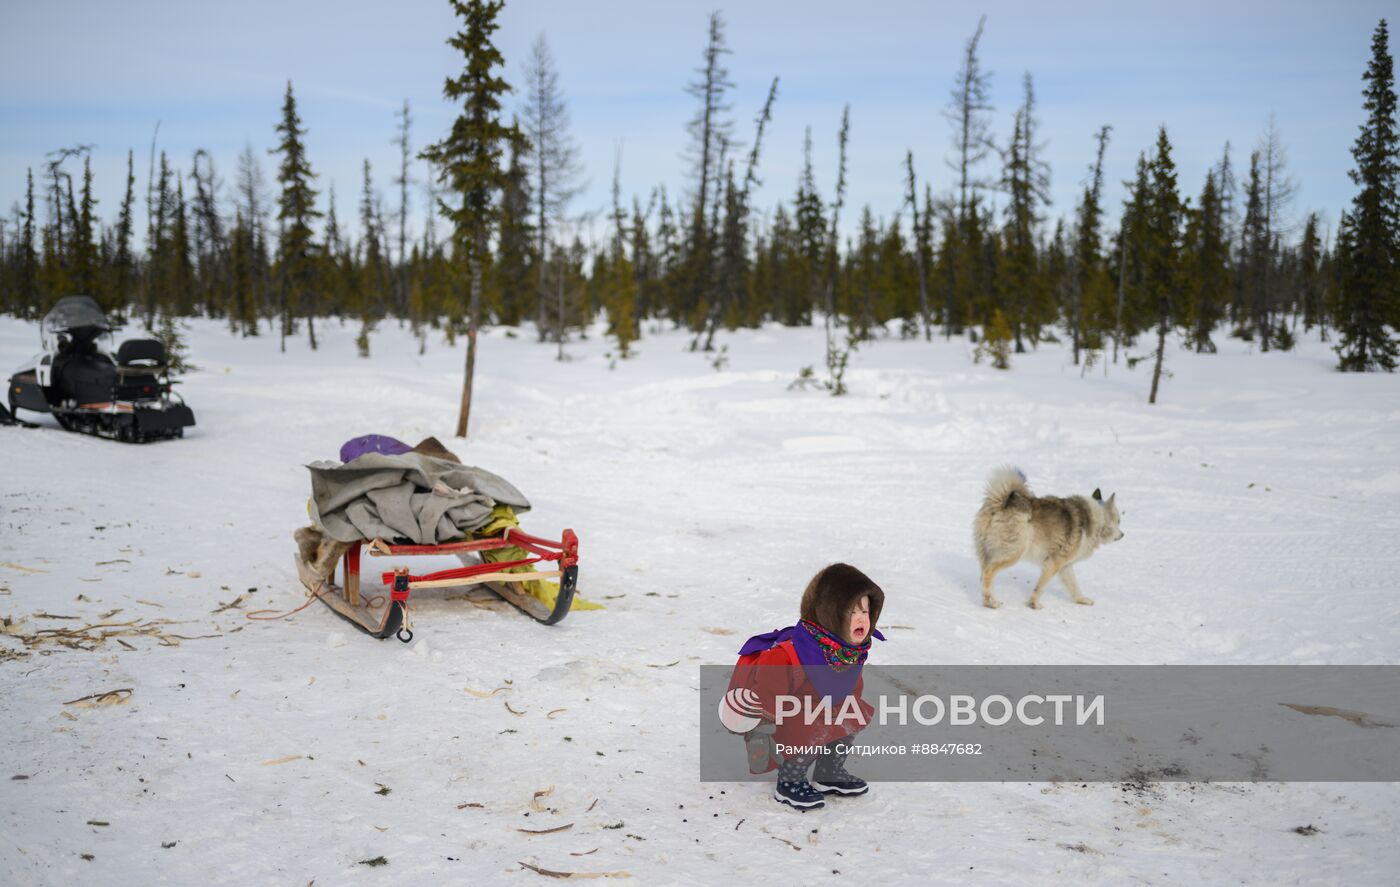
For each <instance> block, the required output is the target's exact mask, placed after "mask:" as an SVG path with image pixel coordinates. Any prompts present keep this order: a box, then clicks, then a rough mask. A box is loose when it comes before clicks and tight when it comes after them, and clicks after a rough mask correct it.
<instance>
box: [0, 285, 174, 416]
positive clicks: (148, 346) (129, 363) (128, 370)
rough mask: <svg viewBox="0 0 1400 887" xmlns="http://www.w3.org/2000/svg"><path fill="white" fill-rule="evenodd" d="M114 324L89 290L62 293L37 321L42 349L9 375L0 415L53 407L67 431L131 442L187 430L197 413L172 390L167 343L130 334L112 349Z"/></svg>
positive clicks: (48, 409)
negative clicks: (77, 293)
mask: <svg viewBox="0 0 1400 887" xmlns="http://www.w3.org/2000/svg"><path fill="white" fill-rule="evenodd" d="M112 330H113V325H112V323H111V322H110V321H108V319H107V316H106V315H105V314H103V313H102V309H101V308H99V307H97V303H96V302H94V301H93V300H92V299H91V298H89V297H87V296H68V297H66V298H63V299H59V300H58V302H56V303H55V304H54V306H53V308H51V309H49V313H48V314H46V315H44V319H43V320H42V321H41V322H40V324H39V337H40V341H41V343H42V346H43V349H44V350H43V352H42V353H41V354H38V355H36V356H35V357H34V358H33V359H32V360H30V361H29V362H28V363H26V364H25V365H24V366H22V367H21V368H20V370H19V371H18V372H16V373H15V374H14V375H13V376H11V377H10V383H9V386H8V392H7V394H8V398H7V399H8V401H9V410H8V411H5V410H3V409H0V421H4V424H29V423H25V422H23V421H22V420H20V419H19V410H21V409H25V410H29V411H30V412H35V413H52V414H53V417H54V418H55V419H56V420H58V424H59V426H61V427H62V428H63V429H65V430H67V431H77V432H81V433H83V434H94V435H97V436H98V437H109V438H113V439H115V440H121V441H127V442H129V443H146V442H147V441H152V440H161V439H164V438H172V437H183V436H184V433H185V428H186V427H188V426H190V425H193V424H194V413H193V412H192V411H191V410H190V408H189V407H187V406H185V402H184V400H183V399H181V398H180V396H179V395H177V394H175V393H174V390H173V388H172V386H173V385H175V384H176V383H175V382H173V381H172V380H171V378H170V367H169V366H168V365H167V363H166V353H165V346H164V345H162V344H161V343H160V342H159V341H157V340H155V339H129V340H127V341H125V342H123V343H122V344H121V347H120V348H118V349H116V351H115V353H113V352H112V350H111V340H112ZM31 427H32V426H31Z"/></svg>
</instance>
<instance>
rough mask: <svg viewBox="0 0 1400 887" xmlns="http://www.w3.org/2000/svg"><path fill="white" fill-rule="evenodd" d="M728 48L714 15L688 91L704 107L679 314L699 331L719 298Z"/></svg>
mask: <svg viewBox="0 0 1400 887" xmlns="http://www.w3.org/2000/svg"><path fill="white" fill-rule="evenodd" d="M729 53H730V49H729V47H728V45H727V44H726V43H725V39H724V18H723V17H722V16H721V15H720V13H719V11H718V10H716V11H715V12H712V13H710V24H709V38H708V40H707V41H706V43H705V51H704V64H703V66H702V67H700V68H697V69H696V74H698V75H699V79H697V80H695V81H694V82H692V83H690V84H688V85H687V86H686V92H687V93H689V94H690V95H691V96H693V97H694V98H696V99H698V100H699V102H700V107H699V109H698V110H697V111H696V112H695V116H694V117H692V118H691V119H690V122H689V123H688V124H687V129H688V130H689V132H690V137H691V147H690V157H691V162H692V163H693V164H694V172H693V174H692V175H693V176H694V181H695V204H694V208H693V210H692V211H691V218H690V228H689V231H688V232H687V239H686V245H685V247H686V248H685V262H684V265H683V266H682V269H681V271H682V273H681V276H680V280H679V281H678V292H677V293H676V295H677V296H679V298H680V304H679V305H678V306H677V307H678V308H679V311H680V314H679V316H678V317H677V320H679V321H680V322H683V323H687V324H689V325H690V326H691V327H692V328H696V329H699V328H700V325H701V323H702V322H703V320H704V318H705V317H707V316H708V315H707V314H706V313H705V312H706V310H707V308H708V303H709V301H710V300H711V299H713V298H714V297H715V290H716V286H717V280H716V276H715V264H716V262H715V258H716V257H715V243H714V240H715V237H714V232H715V229H716V227H717V220H718V217H719V212H718V210H717V208H716V206H715V204H716V203H717V202H718V201H716V200H713V199H712V198H713V194H712V192H720V193H722V188H723V175H724V166H725V163H724V157H723V155H724V153H725V151H726V148H727V146H728V145H729V143H730V131H731V129H732V126H733V124H732V122H731V121H729V119H728V118H727V117H726V116H725V115H726V114H727V113H728V112H729V110H730V108H731V106H730V105H729V104H728V103H726V102H725V95H726V93H728V91H729V90H731V89H733V88H734V84H733V83H732V82H731V81H730V79H729V71H728V69H727V68H725V67H724V65H723V61H724V56H726V55H729Z"/></svg>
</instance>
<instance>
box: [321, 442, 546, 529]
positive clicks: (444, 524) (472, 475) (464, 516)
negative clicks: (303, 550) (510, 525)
mask: <svg viewBox="0 0 1400 887" xmlns="http://www.w3.org/2000/svg"><path fill="white" fill-rule="evenodd" d="M306 467H307V468H308V469H309V470H310V471H311V519H312V521H313V522H314V523H315V524H317V525H318V526H319V527H321V528H322V530H323V531H324V533H325V534H326V535H327V536H330V537H331V538H332V539H335V540H336V541H337V542H356V541H358V540H360V539H384V540H393V539H410V540H412V541H413V542H414V543H415V544H418V545H436V544H438V543H441V542H448V541H451V540H454V539H461V538H463V537H464V536H465V535H466V534H467V533H469V532H471V531H472V530H475V529H478V528H479V527H482V526H484V525H485V524H486V523H487V522H488V521H489V520H490V518H491V508H492V507H493V506H494V505H496V504H497V503H499V504H501V505H509V506H510V507H511V508H512V509H514V510H515V513H516V514H520V513H522V512H525V511H529V510H530V502H529V500H528V499H526V498H525V495H524V494H523V493H521V492H520V491H519V490H517V489H516V488H515V486H514V485H513V484H511V483H510V482H509V481H507V480H506V479H505V478H502V477H500V476H498V475H495V474H492V473H491V472H489V471H486V470H485V469H482V468H477V467H475V466H471V465H462V464H461V463H459V462H453V461H449V460H446V459H437V458H433V457H431V456H427V455H424V454H423V453H417V452H407V453H402V454H399V455H393V456H391V455H385V454H383V453H369V454H366V455H363V456H360V457H359V458H357V459H354V460H353V461H350V462H347V463H344V464H341V463H339V462H313V463H311V464H310V465H308V466H306Z"/></svg>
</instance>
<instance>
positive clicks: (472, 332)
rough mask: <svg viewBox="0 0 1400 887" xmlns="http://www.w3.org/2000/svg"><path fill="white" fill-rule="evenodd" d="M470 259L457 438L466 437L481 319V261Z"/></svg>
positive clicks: (475, 257)
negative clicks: (469, 287) (464, 355)
mask: <svg viewBox="0 0 1400 887" xmlns="http://www.w3.org/2000/svg"><path fill="white" fill-rule="evenodd" d="M479 255H480V253H477V254H476V255H474V256H472V259H471V275H472V290H471V306H470V308H469V309H468V312H467V315H468V316H467V367H466V374H465V375H464V376H463V377H462V409H461V411H460V412H458V414H457V436H458V437H466V436H467V420H468V419H469V418H470V417H471V412H472V379H473V378H474V377H475V375H476V329H477V324H478V323H479V321H480V319H481V259H479V258H477V256H479Z"/></svg>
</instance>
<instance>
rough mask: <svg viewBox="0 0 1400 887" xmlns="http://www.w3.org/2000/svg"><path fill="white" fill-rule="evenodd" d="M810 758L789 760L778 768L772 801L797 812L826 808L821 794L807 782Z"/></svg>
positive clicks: (810, 763)
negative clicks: (793, 808) (792, 808)
mask: <svg viewBox="0 0 1400 887" xmlns="http://www.w3.org/2000/svg"><path fill="white" fill-rule="evenodd" d="M811 765H812V759H811V758H800V757H799V758H789V759H788V760H786V761H784V762H783V764H782V766H781V767H779V768H778V784H777V785H776V786H774V787H773V799H774V800H776V801H777V802H778V803H780V804H787V805H788V806H789V807H796V808H797V809H798V810H815V809H817V808H818V807H824V806H826V801H824V800H822V793H821V792H819V791H817V790H816V789H814V788H813V787H812V784H811V783H810V782H808V781H807V768H808V767H810V766H811Z"/></svg>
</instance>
